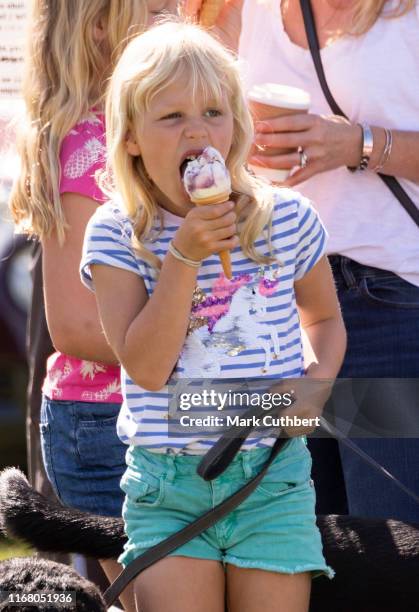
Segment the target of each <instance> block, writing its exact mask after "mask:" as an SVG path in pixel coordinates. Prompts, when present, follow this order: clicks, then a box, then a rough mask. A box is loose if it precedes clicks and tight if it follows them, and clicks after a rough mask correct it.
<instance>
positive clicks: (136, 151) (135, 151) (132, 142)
mask: <svg viewBox="0 0 419 612" xmlns="http://www.w3.org/2000/svg"><path fill="white" fill-rule="evenodd" d="M125 146H126V149H127V152H128V153H129V155H132V156H133V157H138V156H139V155H141V149H140V145H139V144H138V143H137V141H136V139H135V136H133V135H132V133H131V132H128V134H127V138H126V140H125Z"/></svg>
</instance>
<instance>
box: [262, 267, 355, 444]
mask: <svg viewBox="0 0 419 612" xmlns="http://www.w3.org/2000/svg"><path fill="white" fill-rule="evenodd" d="M295 295H296V300H297V307H298V311H299V315H300V321H301V326H302V328H303V330H304V332H305V333H306V335H307V337H308V339H309V341H310V344H311V348H312V350H313V353H314V357H315V361H314V362H313V363H311V365H310V366H309V367H308V368H307V370H306V376H305V377H304V378H302V379H297V380H293V381H292V388H293V390H294V392H295V400H296V402H295V404H294V405H292V406H291V407H290V408H287V409H286V410H283V411H282V412H281V416H286V415H288V416H292V417H294V416H298V417H299V418H310V419H314V418H315V417H319V416H320V415H321V413H322V411H323V407H324V405H325V403H326V401H327V399H328V398H329V395H330V393H331V390H332V385H333V381H334V379H335V378H336V375H337V374H338V372H339V370H340V367H341V365H342V362H343V358H344V355H345V349H346V332H345V326H344V324H343V319H342V315H341V312H340V307H339V302H338V299H337V296H336V290H335V285H334V281H333V276H332V272H331V270H330V266H329V262H328V260H327V258H326V257H325V256H323V257H322V258H321V259H320V260H319V261H318V263H317V264H316V265H315V266H313V268H312V269H311V270H310V271H309V272H308V273H307V274H306V275H305V276H304V277H303V278H302V279H301V280H298V281H296V282H295ZM310 379H311V380H312V381H313V382H311V383H310V382H309V380H310ZM285 385H287V388H288V387H289V383H287V382H286V381H283V382H281V383H280V384H279V385H276V386H275V387H273V388H272V389H271V392H283V391H284V387H285ZM284 429H285V431H286V432H287V434H288V435H289V436H301V435H306V434H308V433H311V432H312V431H313V430H314V429H315V425H314V424H313V425H310V426H304V427H285V428H284Z"/></svg>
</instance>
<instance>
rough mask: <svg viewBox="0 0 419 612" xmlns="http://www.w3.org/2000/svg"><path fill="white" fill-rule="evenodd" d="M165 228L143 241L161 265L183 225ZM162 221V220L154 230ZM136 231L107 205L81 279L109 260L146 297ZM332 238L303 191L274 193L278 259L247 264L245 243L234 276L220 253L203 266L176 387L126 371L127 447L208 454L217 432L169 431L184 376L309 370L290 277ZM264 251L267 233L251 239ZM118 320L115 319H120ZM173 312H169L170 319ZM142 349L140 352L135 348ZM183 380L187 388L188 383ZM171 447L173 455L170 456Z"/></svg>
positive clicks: (150, 283)
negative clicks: (152, 386)
mask: <svg viewBox="0 0 419 612" xmlns="http://www.w3.org/2000/svg"><path fill="white" fill-rule="evenodd" d="M163 217H164V228H163V230H162V231H161V233H158V232H157V231H156V232H153V234H152V236H151V237H150V239H149V240H148V241H147V242H145V246H146V248H147V249H148V250H150V251H152V252H153V253H154V254H155V255H157V256H158V257H159V258H160V259H163V258H164V257H165V255H166V253H167V249H168V244H169V242H170V241H171V240H172V238H173V237H174V235H175V233H176V231H177V229H178V228H179V226H180V224H181V223H182V221H183V219H182V218H181V217H177V216H175V215H173V214H171V213H169V212H167V211H163ZM158 227H159V222H157V221H156V228H158ZM131 238H132V225H131V222H130V220H129V218H128V217H127V216H126V214H125V213H124V212H122V211H121V210H120V209H119V208H118V207H117V205H116V204H115V203H112V202H111V203H108V204H104V205H102V206H101V207H99V208H98V209H97V211H96V212H95V214H94V215H93V217H92V218H91V220H90V222H89V224H88V226H87V230H86V236H85V242H84V249H83V257H82V262H81V273H82V279H83V281H84V283H85V284H86V285H87V286H88V287H90V288H91V289H93V287H92V279H91V274H90V265H91V264H103V265H108V266H113V267H116V268H121V269H123V270H128V271H131V272H133V273H134V274H138V275H139V276H141V278H142V279H143V281H144V284H145V287H146V290H147V292H148V294H149V295H151V294H152V292H153V289H154V287H155V284H156V274H155V271H154V270H153V268H152V266H151V265H150V264H148V263H147V262H146V261H144V260H143V259H141V258H140V257H139V256H138V253H136V251H135V250H134V248H133V246H132V240H131ZM325 240H326V233H325V230H324V228H323V226H322V224H321V222H320V220H319V218H318V216H317V213H316V212H315V210H314V209H313V208H312V206H311V205H310V202H309V201H308V200H307V199H306V198H304V197H302V196H301V195H300V194H298V193H296V192H293V191H290V190H287V189H278V190H275V192H274V205H273V216H272V231H271V245H272V251H271V253H273V255H274V256H276V257H277V258H278V263H275V264H271V265H264V266H263V265H260V264H257V263H255V262H254V261H251V260H249V259H248V258H247V257H246V256H245V255H244V254H243V252H242V250H241V248H240V247H237V248H235V249H234V250H233V251H232V252H231V261H232V270H233V278H232V279H231V280H228V279H226V278H225V277H224V275H223V274H222V268H221V264H220V260H219V257H218V256H217V255H214V256H211V257H208V258H207V259H205V260H204V261H203V262H202V265H201V267H200V269H199V272H198V278H197V286H198V287H199V288H200V299H199V300H197V302H196V303H195V305H194V306H193V307H192V311H191V325H190V330H191V331H190V332H189V333H188V335H187V337H186V339H185V343H184V346H183V350H182V353H181V355H180V358H179V361H178V363H177V366H176V368H175V370H174V372H173V374H172V377H171V383H170V385H169V387H168V386H165V387H163V388H162V389H161V390H160V391H159V392H154V391H147V390H146V389H144V388H142V387H140V386H139V385H137V384H136V383H135V382H134V381H133V380H131V378H130V377H129V376H128V374H127V373H126V372H125V370H124V368H123V367H122V366H121V386H122V394H123V397H124V401H123V405H122V409H121V412H120V415H119V419H118V427H117V429H118V435H119V437H120V438H121V440H122V441H123V442H124V443H126V444H133V445H140V446H142V447H144V448H147V449H148V450H151V451H155V452H180V451H182V452H186V453H200V452H202V453H204V452H206V451H207V450H208V448H209V446H211V445H212V444H213V443H214V441H215V440H216V439H217V436H214V437H212V438H208V437H206V436H204V437H202V436H201V437H200V436H199V433H197V432H196V431H195V433H190V432H188V431H187V428H183V429H182V432H181V433H178V434H177V435H176V436H173V435H172V433H170V435H169V431H171V430H170V428H169V425H168V424H169V422H170V418H171V414H172V411H170V413H169V398H170V397H171V395H170V392H171V389H172V387H173V385H175V386H176V381H177V380H179V381H180V379H194V380H195V379H201V380H202V379H211V380H212V381H217V380H220V381H222V379H226V378H228V379H235V380H237V381H240V380H242V379H255V378H257V379H259V380H261V379H262V381H264V380H266V386H265V385H262V386H263V387H264V388H263V389H261V388H259V391H267V390H268V389H269V387H270V386H271V385H272V384H273V380H272V379H280V378H290V377H293V378H296V377H300V376H301V375H302V374H303V355H302V345H301V333H300V324H299V317H298V313H297V308H296V302H295V294H294V281H296V280H299V279H301V278H302V277H303V276H304V275H305V274H306V273H307V272H308V271H309V270H310V269H311V268H312V267H313V266H314V264H316V263H317V262H318V260H319V259H320V258H321V256H322V255H323V254H324V250H325ZM255 246H256V247H257V250H258V251H259V252H260V253H263V254H266V255H267V254H269V248H268V243H267V233H266V232H263V234H261V236H260V238H259V239H258V240H257V241H256V242H255ZM115 316H117V313H115ZM168 316H170V313H168ZM139 350H141V347H139ZM178 384H184V380H182V382H179V383H178ZM272 442H273V438H272V437H270V438H267V437H263V436H260V435H255V436H254V437H249V438H248V439H247V441H246V443H245V445H243V447H242V448H243V449H246V450H248V449H250V448H254V447H260V446H266V445H271V444H272ZM168 449H170V450H168Z"/></svg>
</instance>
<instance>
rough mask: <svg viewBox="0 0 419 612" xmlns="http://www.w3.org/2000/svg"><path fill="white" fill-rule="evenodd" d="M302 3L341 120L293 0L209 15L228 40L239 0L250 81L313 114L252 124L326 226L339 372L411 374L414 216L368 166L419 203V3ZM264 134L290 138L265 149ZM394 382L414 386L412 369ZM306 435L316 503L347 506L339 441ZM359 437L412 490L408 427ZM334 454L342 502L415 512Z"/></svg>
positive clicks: (416, 313) (416, 315)
mask: <svg viewBox="0 0 419 612" xmlns="http://www.w3.org/2000/svg"><path fill="white" fill-rule="evenodd" d="M194 4H196V2H195V3H194ZM311 4H312V8H313V12H314V18H315V22H316V29H317V32H318V37H319V43H320V47H321V58H322V63H323V67H324V71H325V74H326V79H327V82H328V85H329V88H330V90H331V92H332V94H333V96H334V98H335V99H336V101H337V103H338V104H339V106H340V107H341V109H342V110H343V111H344V112H345V113H346V115H347V116H348V117H349V119H350V121H345V120H343V119H342V118H340V117H336V116H334V115H333V114H332V111H331V109H330V107H329V105H328V103H327V101H326V99H325V97H324V95H323V92H322V89H321V87H320V84H319V81H318V78H317V75H316V72H315V69H314V64H313V60H312V58H311V54H310V51H309V50H308V42H307V38H306V34H305V29H304V24H303V18H302V13H301V7H300V1H299V0H244V2H242V3H241V2H235V1H232V0H230V2H226V6H225V7H224V9H223V11H222V13H221V15H220V20H219V23H218V25H219V26H221V28H220V29H221V33H223V30H225V29H226V28H228V30H229V32H230V35H229V37H228V38H227V39H226V40H227V44H230V45H231V39H232V33H234V31H235V30H236V29H237V28H238V25H239V24H238V20H237V13H238V10H237V9H238V5H243V6H242V14H241V17H242V23H241V38H240V45H239V53H240V55H241V57H242V59H243V60H244V74H245V79H246V84H247V86H248V87H249V88H250V87H251V86H253V85H255V84H261V83H264V82H277V83H282V84H286V85H291V86H295V87H301V88H303V89H305V90H307V91H308V92H309V93H310V96H311V108H310V112H309V114H304V113H301V114H297V115H293V116H288V117H282V118H280V117H278V118H275V119H273V120H270V121H265V122H264V124H263V125H256V137H255V142H256V145H258V150H257V155H255V157H253V158H252V159H251V160H250V161H251V163H252V164H255V165H257V164H259V165H264V166H267V167H273V168H287V169H290V168H292V167H295V166H299V165H300V164H301V162H303V166H305V167H300V168H299V169H298V170H297V171H296V172H295V173H293V176H292V177H290V178H289V179H288V181H287V184H288V185H289V186H295V185H298V189H299V190H301V192H302V193H303V194H304V195H306V196H308V197H310V198H311V199H312V200H313V201H314V203H315V206H316V208H317V209H318V211H319V212H320V216H321V218H322V220H323V222H324V224H325V226H326V228H327V230H328V232H329V235H330V241H329V244H328V252H329V254H330V255H331V257H330V261H331V264H332V268H333V271H334V275H335V280H336V283H337V287H338V291H339V298H340V302H341V306H342V311H343V315H344V319H345V323H346V326H347V331H348V351H347V355H346V359H345V362H344V365H343V368H342V370H341V374H340V376H342V377H360V378H380V377H394V378H409V377H410V378H417V377H419V228H418V227H417V226H416V224H415V222H414V221H413V220H412V219H411V218H410V217H409V216H408V214H407V213H406V212H405V210H404V209H403V208H402V206H401V204H400V203H399V202H398V200H397V199H396V198H395V197H394V196H393V194H392V193H391V192H390V190H389V189H388V188H387V186H386V185H385V184H384V183H383V182H382V181H381V179H380V178H379V177H378V176H377V170H379V171H380V172H381V173H383V174H387V175H390V176H395V177H397V179H398V180H399V182H400V183H401V185H402V186H403V188H404V189H405V191H406V192H407V193H408V195H409V196H410V198H411V199H412V200H413V202H415V203H416V206H419V79H418V74H419V4H418V3H417V1H416V0H387V1H386V0H312V2H311ZM229 9H231V10H229ZM359 124H362V125H363V126H364V127H361V126H360V125H359ZM368 128H369V129H368ZM386 130H387V131H386ZM371 139H372V140H373V147H372V152H371V154H370V156H369V160H368V165H367V168H366V169H365V170H364V171H360V170H358V171H356V172H350V171H348V169H347V167H359V165H360V163H361V158H362V156H363V153H365V152H366V151H364V144H365V146H367V145H368V140H371ZM270 147H286V148H290V149H292V150H293V152H292V153H290V154H288V155H281V156H272V155H271V156H270V155H269V153H270V151H269V148H270ZM299 147H300V149H298V148H299ZM303 153H304V155H303ZM364 165H365V164H364ZM384 384H385V383H384V381H383V385H384ZM403 390H404V391H406V392H408V391H409V389H408V382H407V381H406V384H405V385H404V386H403ZM401 405H402V399H401V398H398V401H394V400H393V401H392V402H391V404H389V406H384V407H383V406H382V405H380V406H379V408H380V410H382V411H384V410H385V411H386V413H385V414H386V417H387V416H388V417H389V418H388V421H390V422H391V411H395V412H397V411H399V410H400V408H401ZM367 408H368V407H367ZM367 408H365V407H364V409H365V410H366V409H367ZM369 408H371V405H370V406H369ZM372 408H374V402H373V405H372ZM377 408H378V404H377V402H375V409H376V411H377ZM365 416H366V417H367V418H368V416H371V415H368V413H367V414H365V413H364V414H363V417H365ZM373 417H374V415H373ZM390 426H391V425H390ZM390 431H391V429H390ZM311 442H312V443H313V444H312V452H313V454H314V475H315V480H316V487H317V493H318V500H319V508H318V509H319V510H321V511H335V512H342V511H345V499H344V497H341V498H340V499H338V492H339V473H338V472H336V473H334V466H339V454H338V453H337V446H336V445H334V448H333V447H332V444H331V443H330V441H327V444H326V442H324V441H320V442H319V441H317V440H312V441H311ZM357 442H358V443H359V444H360V445H361V446H362V447H363V448H364V450H365V451H366V452H367V453H368V454H369V455H372V456H373V457H374V458H375V459H376V460H377V461H379V462H380V463H381V464H382V465H384V466H385V467H386V468H387V469H388V470H389V471H391V472H392V473H393V474H394V475H395V476H396V477H397V478H399V479H400V480H401V481H402V482H403V483H404V484H406V485H407V486H408V487H409V488H411V489H414V490H416V493H418V492H419V473H418V470H417V465H418V464H419V445H418V444H417V440H415V439H410V440H409V439H400V440H395V439H389V438H387V439H378V438H377V439H365V438H364V439H359V440H358V441H357ZM313 447H318V448H313ZM340 455H341V459H342V465H343V471H344V476H345V484H346V493H347V501H348V507H349V511H350V513H352V514H359V515H370V516H392V517H395V518H400V519H404V520H416V521H418V520H419V506H417V505H415V504H414V502H412V501H410V499H409V498H408V497H407V496H406V495H405V494H404V493H402V492H401V491H400V490H398V489H397V488H396V487H394V486H393V485H391V483H389V484H387V481H386V480H384V479H383V478H382V477H381V476H380V475H378V474H375V473H374V472H373V471H371V470H370V468H368V467H367V466H366V465H365V464H364V463H363V461H362V460H361V459H358V458H357V456H356V455H354V454H353V453H352V452H351V451H349V454H348V451H345V449H342V448H341V449H340ZM334 487H337V488H334ZM342 488H343V487H342Z"/></svg>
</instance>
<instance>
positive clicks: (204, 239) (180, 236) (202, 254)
mask: <svg viewBox="0 0 419 612" xmlns="http://www.w3.org/2000/svg"><path fill="white" fill-rule="evenodd" d="M234 206H235V204H234V202H231V201H227V202H222V203H221V204H208V205H204V206H195V208H192V210H190V211H189V212H188V214H187V215H186V217H185V220H184V221H183V223H182V225H181V226H180V228H179V229H178V231H177V232H176V234H175V237H174V239H173V244H174V246H175V247H176V248H177V249H178V250H179V251H180V252H181V253H182V255H183V256H184V257H187V258H188V259H193V260H195V261H201V260H202V259H206V258H207V257H209V256H210V255H212V254H214V253H219V252H220V251H224V250H230V249H234V248H235V247H236V246H237V245H238V244H239V238H238V236H237V226H236V213H235V212H234Z"/></svg>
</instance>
